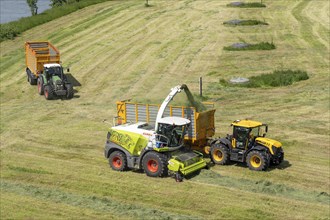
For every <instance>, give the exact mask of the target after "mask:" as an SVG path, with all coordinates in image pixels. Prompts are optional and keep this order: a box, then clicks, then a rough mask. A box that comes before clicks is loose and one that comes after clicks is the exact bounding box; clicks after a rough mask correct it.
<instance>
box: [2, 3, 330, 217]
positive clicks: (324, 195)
mask: <svg viewBox="0 0 330 220" xmlns="http://www.w3.org/2000/svg"><path fill="white" fill-rule="evenodd" d="M263 2H264V4H266V5H267V7H266V8H244V9H240V8H230V7H227V6H226V5H227V4H228V3H230V1H227V0H209V1H204V0H182V1H165V0H159V1H150V4H151V5H152V7H145V6H144V3H145V1H142V0H128V1H109V2H105V3H101V4H97V5H93V6H90V7H88V8H84V9H82V10H79V11H77V12H75V13H72V14H70V15H67V16H64V17H62V18H59V19H56V20H54V21H52V22H49V23H47V24H44V25H41V26H38V27H36V28H33V29H31V30H29V31H26V32H24V33H23V34H22V35H21V36H20V37H18V38H16V39H15V40H12V41H5V42H2V43H1V44H0V46H1V56H0V61H1V64H0V67H1V74H0V82H1V88H0V97H1V149H0V150H1V151H0V154H1V168H0V169H1V184H0V187H1V198H0V199H1V201H0V218H1V219H45V218H46V219H61V218H62V219H66V218H71V219H91V218H96V219H242V218H247V219H251V218H258V219H280V218H285V219H329V212H330V207H329V206H330V201H329V199H330V197H329V194H330V168H329V167H330V166H329V165H330V160H329V159H330V149H329V142H330V140H329V120H330V119H329V117H330V115H329V81H330V76H329V54H330V53H329V50H330V48H329V38H330V30H329V26H330V23H329V2H328V1H327V0H316V1H307V0H296V1H286V0H277V1H272V0H264V1H263ZM232 19H242V20H247V19H255V20H261V21H265V22H267V23H268V24H269V25H267V26H252V27H251V26H241V27H228V26H225V25H223V22H224V21H226V20H232ZM28 40H49V41H50V42H52V43H53V44H54V45H56V46H57V47H58V48H59V50H60V52H61V59H62V62H63V65H64V66H69V67H70V70H71V74H72V76H74V78H75V79H76V80H77V81H79V83H80V84H81V86H76V87H75V90H76V94H75V97H74V98H73V99H72V100H60V99H57V100H53V101H46V100H45V99H44V97H41V96H39V95H38V94H37V88H36V87H35V86H30V85H29V84H28V83H27V81H26V74H25V60H24V47H23V46H24V42H25V41H28ZM242 41H246V42H249V43H259V42H273V43H274V44H275V45H276V49H275V50H271V51H224V50H223V47H224V46H227V45H231V44H233V43H237V42H242ZM281 69H293V70H296V69H299V70H302V71H307V72H308V74H309V79H308V80H306V81H301V82H298V83H294V84H293V85H290V86H287V87H277V88H255V89H254V88H239V87H222V86H220V84H219V79H220V78H221V79H227V80H229V79H231V78H232V77H247V78H248V77H251V76H257V75H260V74H264V73H271V72H273V71H274V70H281ZM200 76H202V77H203V81H204V91H203V93H204V95H205V96H206V97H207V98H208V101H213V102H215V107H216V109H217V111H216V129H217V130H216V132H217V135H218V136H224V135H226V134H227V133H230V132H231V127H230V126H229V124H230V122H232V121H233V120H236V119H244V118H250V119H254V120H259V121H263V122H265V123H268V124H269V132H268V136H269V137H272V138H274V139H277V140H280V141H281V142H282V143H283V146H284V151H285V161H284V162H283V164H282V165H281V166H279V167H275V168H272V169H270V170H268V171H267V172H253V171H250V170H249V169H248V168H247V167H245V166H244V165H242V164H235V163H233V164H231V165H228V166H213V167H211V169H210V170H202V172H201V173H200V174H199V175H197V176H195V177H193V178H190V179H187V180H184V182H182V183H180V184H178V183H175V181H174V180H173V179H172V178H149V177H147V176H146V175H145V174H143V173H140V172H131V171H130V172H124V173H119V172H114V171H112V170H111V169H110V168H109V166H108V164H107V161H106V159H105V158H104V156H103V147H104V142H105V138H106V132H107V128H108V126H110V125H109V124H106V123H103V122H102V121H103V120H104V119H107V121H110V122H111V121H112V117H113V116H115V115H116V110H115V102H116V101H118V100H124V99H128V98H132V99H135V100H139V101H143V102H151V103H160V102H161V101H162V100H163V98H165V96H166V95H167V93H168V92H169V89H170V88H171V87H174V86H176V85H178V84H181V83H185V84H187V85H188V86H189V88H190V89H191V91H192V92H194V93H197V92H198V78H199V77H200Z"/></svg>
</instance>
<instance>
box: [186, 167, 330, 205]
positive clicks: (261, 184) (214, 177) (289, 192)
mask: <svg viewBox="0 0 330 220" xmlns="http://www.w3.org/2000/svg"><path fill="white" fill-rule="evenodd" d="M192 181H196V182H201V183H207V184H212V185H218V186H224V187H230V188H235V189H239V190H243V191H249V192H254V193H264V194H269V195H276V196H281V197H285V198H289V199H295V200H303V201H306V202H317V203H322V204H329V203H330V195H329V194H328V193H326V192H317V191H312V192H310V191H303V190H300V189H294V188H292V187H288V186H285V185H283V184H273V183H272V182H270V181H267V180H260V181H252V180H249V179H236V178H232V177H226V176H221V175H220V174H219V173H216V172H214V171H212V170H202V171H201V173H200V174H199V175H198V176H196V177H194V178H193V179H192Z"/></svg>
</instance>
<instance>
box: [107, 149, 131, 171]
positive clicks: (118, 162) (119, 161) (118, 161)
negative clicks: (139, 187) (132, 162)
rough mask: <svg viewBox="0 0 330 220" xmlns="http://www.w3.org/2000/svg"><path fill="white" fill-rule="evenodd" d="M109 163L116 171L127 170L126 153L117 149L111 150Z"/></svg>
mask: <svg viewBox="0 0 330 220" xmlns="http://www.w3.org/2000/svg"><path fill="white" fill-rule="evenodd" d="M109 164H110V167H111V168H112V169H113V170H116V171H125V170H127V158H126V155H125V154H124V153H122V152H120V151H118V150H117V151H114V152H112V153H111V154H110V157H109Z"/></svg>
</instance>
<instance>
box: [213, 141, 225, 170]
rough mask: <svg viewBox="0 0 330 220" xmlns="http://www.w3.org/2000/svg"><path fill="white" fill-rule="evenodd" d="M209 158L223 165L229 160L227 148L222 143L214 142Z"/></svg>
mask: <svg viewBox="0 0 330 220" xmlns="http://www.w3.org/2000/svg"><path fill="white" fill-rule="evenodd" d="M211 160H212V162H213V163H215V164H218V165H225V164H228V162H229V150H228V148H227V147H226V146H224V145H222V144H215V145H213V146H212V147H211Z"/></svg>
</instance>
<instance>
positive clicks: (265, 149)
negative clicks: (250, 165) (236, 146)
mask: <svg viewBox="0 0 330 220" xmlns="http://www.w3.org/2000/svg"><path fill="white" fill-rule="evenodd" d="M253 150H257V151H266V152H267V153H268V154H269V149H268V148H267V147H265V146H262V145H255V146H253V147H251V148H250V149H249V150H247V151H246V152H245V154H246V155H247V154H248V153H250V152H251V151H253Z"/></svg>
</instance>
